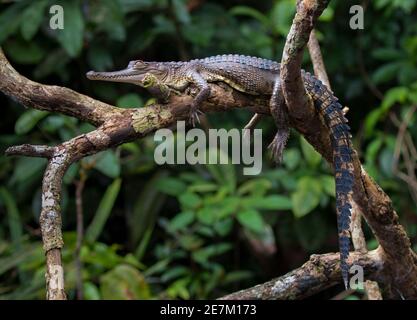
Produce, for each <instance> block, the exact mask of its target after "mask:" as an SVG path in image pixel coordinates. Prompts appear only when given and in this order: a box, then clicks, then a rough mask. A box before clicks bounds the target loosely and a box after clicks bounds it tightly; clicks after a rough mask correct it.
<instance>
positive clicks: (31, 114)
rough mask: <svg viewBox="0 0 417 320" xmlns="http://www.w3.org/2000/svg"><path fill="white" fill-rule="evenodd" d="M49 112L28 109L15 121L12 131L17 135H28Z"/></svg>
mask: <svg viewBox="0 0 417 320" xmlns="http://www.w3.org/2000/svg"><path fill="white" fill-rule="evenodd" d="M48 114H49V112H47V111H40V110H35V109H30V110H27V111H25V112H24V113H22V115H21V116H20V117H19V118H18V119H17V121H16V124H15V126H14V131H15V132H16V134H18V135H23V134H26V133H28V132H29V131H30V130H32V129H33V127H34V126H36V124H37V123H38V122H39V121H40V120H42V119H43V118H45V117H46V116H47V115H48Z"/></svg>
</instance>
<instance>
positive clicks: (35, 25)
mask: <svg viewBox="0 0 417 320" xmlns="http://www.w3.org/2000/svg"><path fill="white" fill-rule="evenodd" d="M47 5H48V1H46V0H40V1H34V2H33V3H31V4H30V5H29V6H28V7H27V8H26V9H25V10H24V11H23V13H22V24H21V25H20V31H21V33H22V36H23V39H25V40H31V39H32V38H33V36H34V35H35V34H36V33H37V32H38V30H39V27H40V26H41V23H42V20H43V18H44V17H45V7H46V6H47Z"/></svg>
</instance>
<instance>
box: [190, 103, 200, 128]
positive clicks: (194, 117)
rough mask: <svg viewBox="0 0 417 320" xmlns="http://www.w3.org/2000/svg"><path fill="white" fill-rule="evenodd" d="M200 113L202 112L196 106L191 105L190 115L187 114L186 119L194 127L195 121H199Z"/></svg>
mask: <svg viewBox="0 0 417 320" xmlns="http://www.w3.org/2000/svg"><path fill="white" fill-rule="evenodd" d="M200 114H203V112H202V111H201V110H199V109H198V108H193V107H192V108H191V109H190V115H189V118H188V121H189V122H190V123H191V125H192V126H193V127H195V125H196V123H200V117H199V115H200Z"/></svg>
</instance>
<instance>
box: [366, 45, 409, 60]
mask: <svg viewBox="0 0 417 320" xmlns="http://www.w3.org/2000/svg"><path fill="white" fill-rule="evenodd" d="M372 57H374V58H375V59H378V60H384V61H392V60H398V59H400V58H402V57H403V53H402V52H401V51H400V50H397V49H395V48H388V47H387V48H378V49H375V50H373V51H372Z"/></svg>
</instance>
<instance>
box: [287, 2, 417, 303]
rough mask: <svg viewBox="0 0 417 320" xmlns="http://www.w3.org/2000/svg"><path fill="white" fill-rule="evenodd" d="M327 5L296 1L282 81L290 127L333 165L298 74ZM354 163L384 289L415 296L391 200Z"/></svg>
mask: <svg viewBox="0 0 417 320" xmlns="http://www.w3.org/2000/svg"><path fill="white" fill-rule="evenodd" d="M327 4H328V1H327V0H317V1H313V0H298V1H297V13H296V15H295V18H294V21H293V24H292V27H291V30H290V32H289V34H288V37H287V41H286V44H285V47H284V53H283V57H282V65H281V80H282V83H283V86H282V87H283V93H284V96H285V100H286V103H287V106H288V109H289V114H290V119H291V122H292V124H293V126H294V127H295V128H296V129H297V130H298V131H300V132H301V133H303V134H304V136H305V137H306V139H307V140H308V141H309V142H310V143H311V144H312V145H313V146H314V148H315V149H316V150H317V151H318V152H320V153H321V154H322V155H323V157H324V158H325V159H326V160H327V161H328V162H329V163H332V154H331V150H332V148H331V144H330V139H329V133H328V132H329V131H328V129H327V128H326V126H325V125H324V123H323V121H322V120H321V119H320V118H319V117H318V115H317V113H316V112H315V110H314V107H313V105H312V103H311V101H310V99H309V98H308V96H307V95H306V93H305V89H304V86H303V82H302V79H301V71H300V70H301V59H302V54H303V49H304V48H305V46H306V44H307V41H308V39H309V34H310V32H311V30H312V28H313V26H314V23H315V21H316V20H317V18H318V16H319V15H320V14H321V12H322V11H323V10H324V8H325V7H326V6H327ZM353 162H354V168H355V182H354V201H355V202H356V203H357V204H358V206H359V207H360V210H361V212H362V213H363V215H364V217H365V219H366V221H367V223H368V224H369V226H370V227H371V229H372V231H373V233H374V235H375V237H376V239H377V240H378V242H379V244H380V246H381V247H382V250H381V251H380V254H381V256H382V257H383V258H384V261H385V268H384V270H385V272H387V283H386V285H387V286H388V287H391V289H394V290H390V291H389V292H390V294H389V296H390V297H396V298H398V297H399V296H401V295H402V296H404V297H405V298H406V299H411V298H417V285H416V283H417V266H416V264H415V261H416V259H415V254H414V252H413V251H412V249H411V244H410V240H409V238H408V236H407V234H406V232H405V230H404V228H403V227H402V226H401V225H400V224H399V222H398V215H397V213H396V212H395V210H394V209H393V207H392V202H391V199H390V198H389V197H388V196H387V195H386V194H385V193H384V192H383V190H382V189H381V188H380V187H379V186H378V185H377V184H376V183H375V182H374V181H373V180H372V178H371V177H369V175H368V174H367V173H366V171H365V170H364V169H363V167H362V165H361V163H360V161H359V158H358V156H357V153H356V152H354V155H353Z"/></svg>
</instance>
